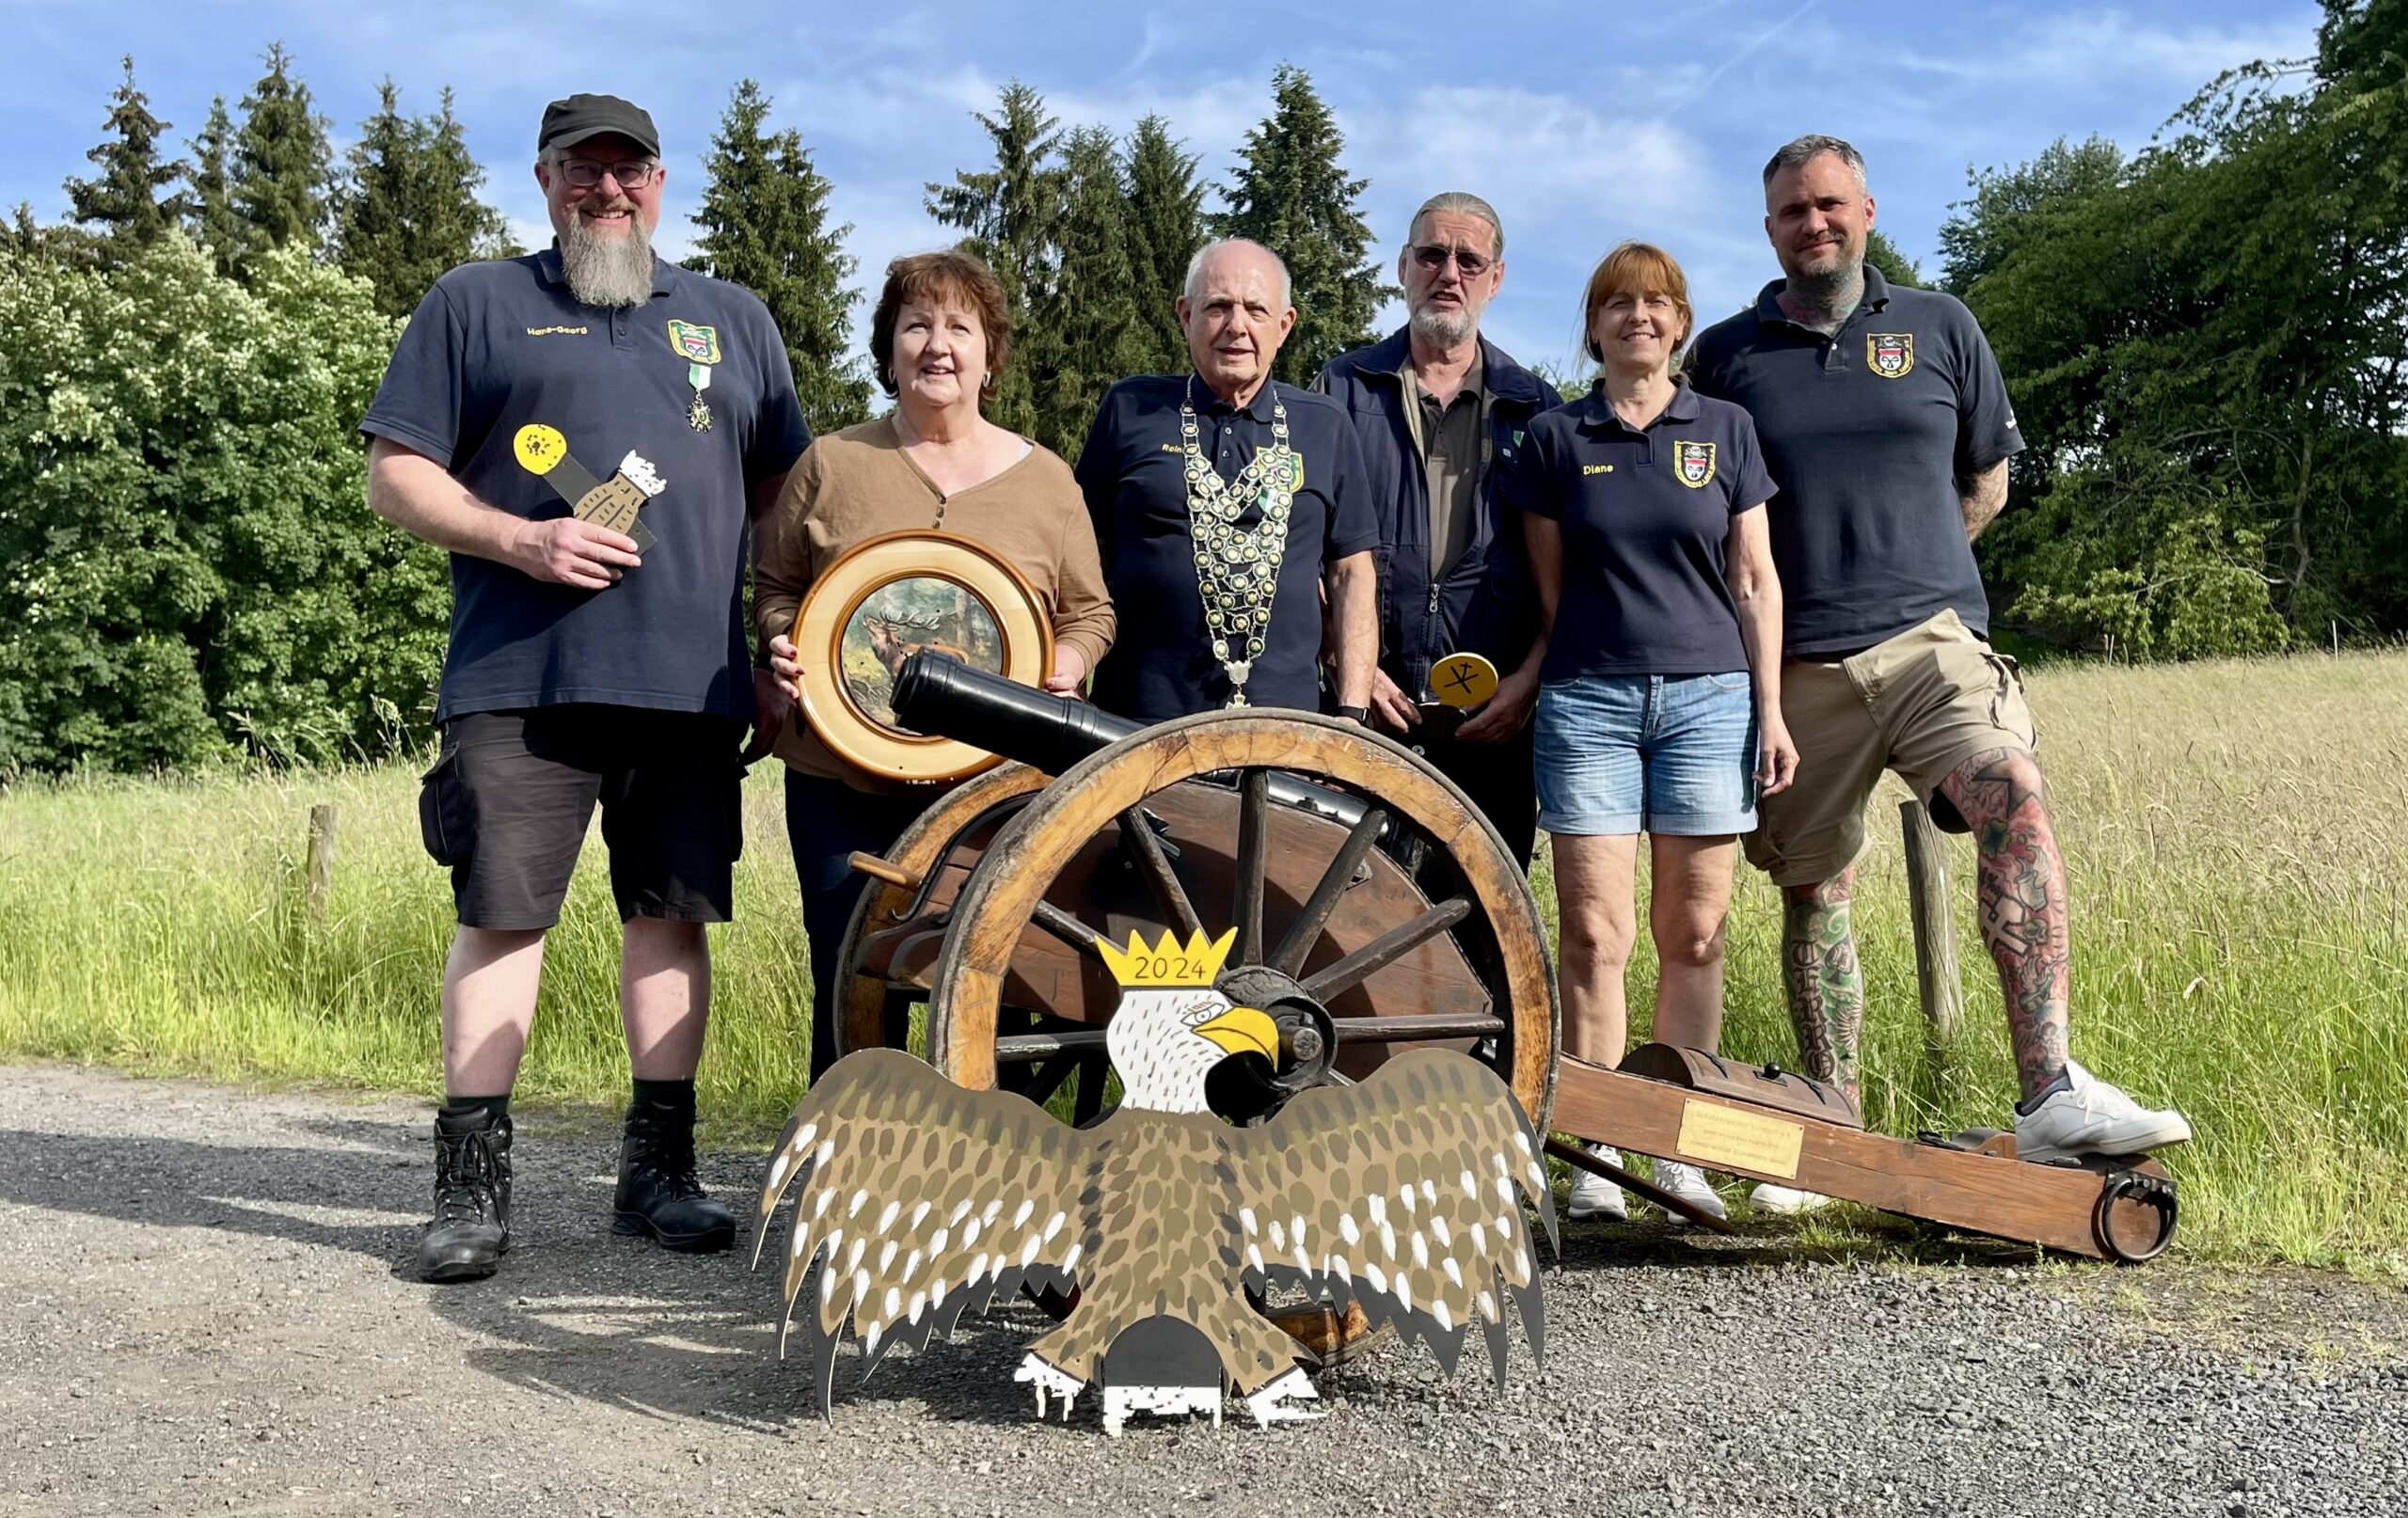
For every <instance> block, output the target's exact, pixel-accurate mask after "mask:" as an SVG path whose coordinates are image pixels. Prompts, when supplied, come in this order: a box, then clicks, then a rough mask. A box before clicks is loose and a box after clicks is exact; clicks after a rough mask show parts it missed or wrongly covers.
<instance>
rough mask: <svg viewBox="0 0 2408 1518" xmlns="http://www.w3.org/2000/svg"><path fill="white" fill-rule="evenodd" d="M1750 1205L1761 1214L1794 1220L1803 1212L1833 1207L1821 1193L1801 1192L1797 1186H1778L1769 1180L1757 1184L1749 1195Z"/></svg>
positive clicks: (1828, 1199)
mask: <svg viewBox="0 0 2408 1518" xmlns="http://www.w3.org/2000/svg"><path fill="white" fill-rule="evenodd" d="M1748 1205H1749V1206H1750V1207H1752V1208H1754V1209H1755V1210H1757V1211H1759V1212H1770V1213H1773V1214H1775V1215H1776V1216H1779V1217H1784V1218H1794V1217H1797V1216H1798V1214H1800V1213H1803V1212H1817V1211H1820V1210H1823V1209H1824V1208H1827V1207H1829V1206H1830V1205H1831V1199H1830V1197H1828V1196H1826V1195H1824V1194H1822V1193H1821V1192H1805V1191H1799V1190H1798V1188H1797V1187H1795V1186H1778V1185H1775V1184H1774V1183H1773V1182H1771V1181H1769V1180H1760V1181H1758V1182H1756V1189H1755V1190H1753V1191H1751V1192H1750V1193H1749V1194H1748Z"/></svg>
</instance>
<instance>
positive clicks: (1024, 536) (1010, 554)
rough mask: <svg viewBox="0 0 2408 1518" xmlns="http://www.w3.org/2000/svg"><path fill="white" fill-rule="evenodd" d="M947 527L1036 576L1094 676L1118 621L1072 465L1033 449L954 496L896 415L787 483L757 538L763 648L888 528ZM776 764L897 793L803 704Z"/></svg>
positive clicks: (828, 445)
mask: <svg viewBox="0 0 2408 1518" xmlns="http://www.w3.org/2000/svg"><path fill="white" fill-rule="evenodd" d="M929 528H934V529H939V530H943V531H946V532H954V533H958V534H959V535H961V536H962V537H965V538H974V539H976V540H977V541H978V542H980V543H983V544H985V545H986V546H988V547H990V548H991V549H993V550H994V551H995V552H996V553H997V554H999V555H1001V556H1002V557H1003V558H1004V559H1005V560H1006V561H1009V562H1010V564H1011V565H1012V567H1013V568H1015V569H1017V570H1019V571H1020V572H1021V573H1022V574H1023V575H1025V576H1027V577H1028V582H1029V584H1030V585H1032V586H1034V587H1036V590H1037V594H1038V599H1039V600H1041V601H1042V602H1044V604H1045V610H1046V614H1047V615H1048V616H1050V617H1051V618H1052V619H1053V622H1054V641H1056V642H1060V643H1068V644H1069V645H1070V646H1071V647H1072V648H1075V649H1077V650H1078V651H1079V652H1080V653H1082V654H1085V656H1086V658H1087V668H1088V669H1090V670H1092V669H1094V668H1095V667H1096V666H1097V665H1098V664H1101V662H1103V656H1104V652H1105V650H1107V649H1109V648H1110V647H1111V646H1112V634H1113V629H1114V627H1115V626H1116V625H1117V623H1116V621H1115V619H1114V616H1113V611H1112V598H1111V596H1110V595H1109V594H1108V593H1106V592H1105V590H1104V588H1103V566H1102V564H1101V561H1099V559H1098V558H1097V555H1096V546H1095V527H1094V524H1092V523H1091V522H1089V521H1088V519H1087V508H1086V501H1085V498H1084V497H1083V496H1081V494H1080V493H1079V485H1078V482H1077V481H1076V480H1074V479H1072V478H1071V476H1070V466H1069V465H1067V464H1064V463H1063V462H1062V460H1061V458H1060V457H1059V456H1058V455H1057V454H1055V453H1054V452H1053V451H1050V450H1047V449H1043V448H1038V447H1037V446H1036V445H1034V444H1031V445H1030V448H1029V451H1028V452H1027V454H1026V455H1024V456H1023V457H1022V459H1021V461H1020V462H1019V463H1018V464H1015V465H1013V466H1011V467H1010V468H1008V469H1006V470H1005V471H1004V472H1003V473H1001V474H999V475H997V476H995V477H994V478H993V479H991V480H989V481H987V482H984V483H982V484H975V485H973V486H971V487H970V488H969V489H967V490H964V491H959V492H957V493H956V494H954V495H952V496H947V495H945V494H944V493H943V492H942V491H940V490H939V489H937V487H936V482H934V481H932V480H930V479H929V478H928V477H927V475H926V474H925V473H923V472H922V471H921V469H920V466H918V465H916V464H913V463H912V462H911V458H910V457H909V456H908V455H907V454H905V453H904V451H903V447H902V440H901V439H900V438H898V437H897V436H896V435H895V422H894V420H893V419H892V418H891V417H882V418H880V419H878V420H876V421H865V422H863V423H862V424H861V425H860V426H858V427H848V428H846V429H845V430H844V431H843V432H840V433H833V434H831V435H828V436H826V437H822V438H819V439H818V440H816V442H814V443H813V444H812V445H811V447H809V448H808V449H806V450H804V451H803V455H802V457H801V458H800V459H799V460H797V461H796V462H795V466H794V468H793V470H792V472H790V473H789V474H787V476H786V483H785V489H784V491H783V492H781V493H780V495H779V497H778V503H777V505H776V506H774V507H773V508H771V509H770V512H769V515H768V519H767V520H765V521H763V522H762V523H761V524H760V525H759V527H758V529H757V531H756V536H755V540H754V543H753V622H754V625H755V627H756V629H757V631H758V633H759V636H760V641H761V646H762V647H763V648H764V649H767V648H768V643H769V640H770V638H772V637H773V636H776V635H778V634H781V633H788V632H791V631H792V630H793V628H794V617H795V612H796V611H797V610H798V609H800V608H801V606H802V596H803V593H804V592H805V591H807V590H809V589H810V588H811V582H812V580H813V579H814V578H816V577H817V575H818V573H819V571H820V569H822V568H823V567H825V566H826V565H828V564H831V563H833V562H834V561H836V560H837V559H838V558H839V557H841V556H842V555H843V554H844V553H845V552H846V551H847V550H848V549H850V548H852V547H854V546H856V545H859V544H863V543H866V542H868V541H869V540H870V539H871V538H874V537H877V536H879V534H880V533H885V532H902V531H906V530H920V529H929ZM777 754H778V757H780V758H781V759H784V761H785V762H786V763H787V764H789V765H792V766H793V767H795V768H797V769H800V770H801V771H802V772H803V773H805V774H807V775H824V776H828V777H830V778H832V779H836V780H841V781H844V782H846V783H848V784H851V785H853V786H856V787H858V788H860V789H863V790H881V791H882V790H890V789H898V788H899V787H896V786H894V785H892V784H890V783H886V782H883V781H879V780H877V779H876V778H875V777H872V776H869V775H866V774H864V773H863V772H862V771H861V770H859V769H856V768H854V767H852V766H850V765H848V764H847V763H845V761H843V760H842V759H839V758H837V757H836V756H835V755H834V754H832V753H831V752H829V751H828V749H827V746H826V745H824V744H822V743H821V742H820V741H819V739H818V738H817V736H816V735H814V734H813V733H812V731H811V728H810V724H808V723H806V722H805V721H803V719H802V713H801V711H800V709H798V710H796V711H795V712H793V713H792V714H791V715H790V716H788V718H787V719H786V722H785V726H784V730H783V731H781V732H780V733H779V735H778V742H777Z"/></svg>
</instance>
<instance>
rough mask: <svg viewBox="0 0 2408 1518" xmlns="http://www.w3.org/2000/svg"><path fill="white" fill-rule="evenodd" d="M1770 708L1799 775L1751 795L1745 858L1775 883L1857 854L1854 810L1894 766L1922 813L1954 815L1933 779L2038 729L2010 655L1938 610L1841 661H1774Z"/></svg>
mask: <svg viewBox="0 0 2408 1518" xmlns="http://www.w3.org/2000/svg"><path fill="white" fill-rule="evenodd" d="M1781 715H1782V720H1784V721H1785V722H1787V723H1788V724H1789V735H1790V737H1791V738H1792V739H1793V740H1795V741H1796V743H1797V745H1798V779H1797V782H1796V783H1794V784H1792V785H1791V786H1790V787H1789V789H1787V790H1785V791H1782V792H1781V793H1780V794H1779V795H1775V796H1767V797H1765V798H1763V799H1760V800H1759V801H1758V802H1757V803H1756V812H1757V820H1756V830H1755V831H1753V832H1751V833H1750V834H1748V837H1747V850H1748V859H1749V861H1750V862H1751V863H1753V864H1754V865H1755V866H1756V868H1758V869H1760V870H1762V871H1764V872H1765V873H1766V875H1769V876H1771V877H1772V880H1773V884H1775V885H1777V886H1783V887H1787V886H1798V885H1814V884H1815V883H1817V882H1820V881H1824V880H1829V879H1830V878H1832V877H1834V876H1836V875H1838V874H1839V873H1840V872H1841V871H1843V870H1845V869H1846V868H1847V867H1848V866H1849V865H1851V864H1853V863H1855V862H1856V860H1857V856H1858V855H1860V854H1861V853H1863V852H1864V807H1865V803H1866V802H1867V801H1869V800H1871V799H1872V798H1873V788H1874V787H1875V786H1876V785H1877V784H1879V783H1880V781H1881V771H1883V770H1884V769H1891V770H1895V771H1896V772H1897V775H1898V778H1899V779H1900V780H1903V781H1905V782H1906V783H1907V785H1908V788H1909V789H1910V790H1912V791H1913V792H1914V793H1915V797H1916V799H1919V800H1921V801H1922V802H1923V803H1924V804H1925V806H1927V807H1929V808H1930V809H1931V815H1932V820H1933V821H1934V822H1936V823H1937V824H1939V825H1940V826H1941V828H1943V829H1946V830H1949V831H1951V832H1964V831H1966V830H1967V829H1966V824H1965V820H1964V819H1963V818H1962V817H1960V816H1958V815H1957V809H1956V807H1955V806H1954V805H1952V804H1950V802H1949V800H1948V799H1947V798H1946V797H1944V796H1941V795H1938V794H1937V792H1938V789H1939V786H1940V783H1941V781H1942V780H1944V779H1946V778H1947V776H1948V775H1949V773H1950V772H1951V771H1952V770H1954V769H1956V768H1957V767H1958V766H1959V765H1962V764H1963V763H1964V762H1965V761H1966V760H1968V759H1971V758H1972V757H1973V756H1974V755H1975V754H1978V753H1983V752H1987V751H1990V750H1993V749H2012V750H2014V751H2018V752H2020V753H2027V754H2028V753H2031V752H2033V751H2035V749H2036V748H2037V747H2038V744H2039V741H2040V739H2039V734H2038V732H2037V731H2036V729H2035V728H2034V726H2033V723H2032V709H2031V708H2030V707H2029V706H2027V705H2026V704H2024V700H2023V677H2022V675H2021V673H2020V672H2018V670H2017V669H2016V665H2015V660H2013V659H2011V658H2009V657H2007V656H2005V655H2004V654H2001V653H1999V652H1998V651H1997V650H1996V649H1993V648H1991V647H1990V645H1989V644H1988V642H1986V641H1985V640H1982V639H1980V638H1976V637H1975V636H1973V634H1972V631H1970V630H1969V629H1968V628H1967V627H1966V626H1965V625H1964V623H1963V622H1961V621H1959V620H1958V619H1957V613H1956V612H1954V611H1942V612H1941V613H1940V614H1939V615H1938V616H1936V617H1933V618H1932V619H1931V620H1930V621H1928V622H1925V623H1924V624H1922V625H1919V626H1915V627H1911V628H1909V629H1908V630H1907V631H1905V632H1902V633H1900V634H1898V636H1896V637H1895V638H1893V639H1890V640H1887V641H1885V642H1880V643H1876V644H1875V645H1874V646H1873V647H1871V648H1868V649H1865V650H1864V651H1863V652H1861V653H1860V654H1854V655H1851V656H1848V657H1846V658H1845V659H1838V660H1834V661H1824V660H1817V659H1784V660H1782V666H1781Z"/></svg>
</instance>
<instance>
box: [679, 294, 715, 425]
mask: <svg viewBox="0 0 2408 1518" xmlns="http://www.w3.org/2000/svg"><path fill="white" fill-rule="evenodd" d="M669 346H670V348H671V349H672V350H673V352H675V353H676V355H677V356H678V357H680V358H683V359H685V360H686V383H687V384H688V385H690V386H692V387H693V388H694V399H693V401H692V403H689V405H688V406H687V407H686V425H687V426H689V427H691V428H693V429H694V431H696V432H698V433H706V432H709V431H710V430H711V407H710V403H709V402H707V401H705V400H704V399H703V392H704V391H705V390H707V389H709V388H710V387H711V366H712V365H713V364H716V363H718V362H719V359H720V352H719V328H717V327H715V326H705V325H703V324H701V323H699V322H671V323H670V324H669Z"/></svg>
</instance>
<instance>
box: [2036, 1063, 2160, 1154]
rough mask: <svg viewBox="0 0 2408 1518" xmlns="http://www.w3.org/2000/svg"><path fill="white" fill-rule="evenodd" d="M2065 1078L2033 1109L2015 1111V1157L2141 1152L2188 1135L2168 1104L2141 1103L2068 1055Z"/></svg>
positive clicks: (2143, 1152)
mask: <svg viewBox="0 0 2408 1518" xmlns="http://www.w3.org/2000/svg"><path fill="white" fill-rule="evenodd" d="M2066 1075H2067V1080H2068V1082H2069V1083H2068V1084H2067V1087H2066V1089H2064V1090H2062V1091H2059V1092H2056V1093H2055V1094H2053V1095H2052V1096H2051V1097H2050V1098H2049V1099H2047V1100H2046V1101H2043V1102H2041V1103H2040V1106H2039V1109H2038V1110H2037V1111H2035V1112H2029V1113H2018V1114H2016V1116H2015V1157H2016V1158H2017V1159H2019V1160H2060V1159H2064V1158H2066V1157H2067V1156H2068V1155H2076V1154H2146V1153H2147V1152H2148V1151H2149V1150H2151V1149H2156V1148H2162V1147H2163V1146H2166V1145H2168V1144H2180V1143H2182V1142H2183V1141H2184V1140H2186V1139H2188V1138H2189V1137H2190V1136H2191V1125H2190V1124H2189V1123H2187V1122H2185V1121H2184V1120H2183V1118H2182V1115H2181V1114H2180V1113H2178V1112H2175V1111H2173V1110H2172V1109H2171V1108H2168V1109H2165V1110H2163V1111H2158V1110H2154V1109H2151V1108H2147V1107H2144V1106H2142V1105H2141V1104H2140V1103H2139V1102H2137V1101H2134V1100H2133V1099H2131V1098H2130V1097H2128V1096H2126V1095H2124V1093H2122V1092H2121V1091H2118V1090H2116V1089H2115V1087H2114V1086H2112V1085H2109V1084H2108V1083H2106V1082H2104V1081H2101V1080H2099V1078H2098V1077H2097V1076H2095V1075H2093V1074H2091V1073H2090V1072H2089V1071H2088V1070H2085V1069H2083V1067H2082V1066H2081V1065H2080V1064H2079V1063H2077V1062H2075V1061H2073V1060H2067V1061H2066Z"/></svg>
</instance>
